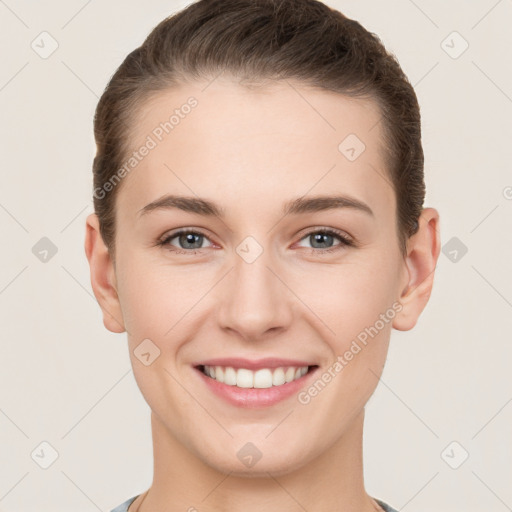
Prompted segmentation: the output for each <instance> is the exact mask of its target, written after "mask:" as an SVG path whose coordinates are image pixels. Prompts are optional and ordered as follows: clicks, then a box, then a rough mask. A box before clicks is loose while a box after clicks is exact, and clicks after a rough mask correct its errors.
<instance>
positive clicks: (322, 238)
mask: <svg viewBox="0 0 512 512" xmlns="http://www.w3.org/2000/svg"><path fill="white" fill-rule="evenodd" d="M306 239H307V240H309V242H310V243H311V245H312V247H311V249H312V250H311V252H312V253H313V254H318V253H326V252H334V251H337V250H340V249H343V248H344V247H353V246H354V245H355V244H354V242H353V241H352V240H351V239H350V238H349V237H348V236H347V235H345V234H344V233H342V232H341V231H338V230H335V229H331V228H329V229H327V228H325V229H317V230H316V231H310V232H309V233H307V234H306V236H305V237H303V238H301V240H306ZM334 239H337V240H338V241H339V243H338V244H335V245H332V243H333V241H334ZM325 245H327V247H325ZM319 246H320V247H319Z"/></svg>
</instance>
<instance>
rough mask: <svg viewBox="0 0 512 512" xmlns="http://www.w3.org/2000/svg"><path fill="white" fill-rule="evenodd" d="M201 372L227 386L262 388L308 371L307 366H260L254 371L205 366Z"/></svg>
mask: <svg viewBox="0 0 512 512" xmlns="http://www.w3.org/2000/svg"><path fill="white" fill-rule="evenodd" d="M203 373H205V374H206V375H208V376H210V377H211V378H212V379H215V380H217V381H218V382H222V383H224V384H227V385H228V386H237V387H239V388H257V389H262V388H270V387H272V386H282V385H283V384H286V383H287V382H292V381H293V380H297V379H300V378H301V377H302V376H303V375H306V373H308V366H301V367H295V366H290V367H280V368H274V369H271V368H262V369H260V370H256V371H255V372H253V371H252V370H248V369H246V368H238V370H235V369H234V368H232V367H231V366H226V367H223V366H205V367H204V370H203Z"/></svg>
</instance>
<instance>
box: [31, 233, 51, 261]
mask: <svg viewBox="0 0 512 512" xmlns="http://www.w3.org/2000/svg"><path fill="white" fill-rule="evenodd" d="M32 254H33V255H34V256H35V257H36V258H37V259H38V260H39V261H41V262H42V263H48V262H49V261H50V260H51V259H52V258H53V257H54V256H55V255H56V254H57V246H56V245H55V244H54V243H53V242H52V241H51V240H50V239H49V238H47V237H46V236H43V238H41V239H40V240H39V241H38V242H36V244H35V245H34V247H32Z"/></svg>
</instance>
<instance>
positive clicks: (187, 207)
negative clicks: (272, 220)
mask: <svg viewBox="0 0 512 512" xmlns="http://www.w3.org/2000/svg"><path fill="white" fill-rule="evenodd" d="M173 208H177V209H179V210H182V211H184V212H189V213H196V214H198V215H203V216H206V217H214V216H215V217H219V218H221V219H222V218H224V217H225V210H224V209H223V208H221V207H220V206H218V205H217V204H215V203H214V202H212V201H208V200H207V199H200V198H198V197H191V196H177V195H170V194H168V195H165V196H162V197H160V198H158V199H156V200H155V201H153V202H151V203H149V204H147V205H146V206H144V207H143V208H141V209H140V210H139V211H138V212H137V214H138V216H139V217H142V216H144V215H146V214H148V213H150V212H153V211H155V210H169V209H173ZM335 208H350V209H354V210H357V211H361V212H364V213H366V214H368V215H370V216H372V217H373V216H374V213H373V211H372V209H371V208H370V207H369V206H368V205H367V204H366V203H364V202H363V201H360V200H359V199H355V198H353V197H348V196H339V195H334V196H332V195H331V196H314V197H299V198H297V199H293V200H292V201H289V202H287V203H286V204H285V205H284V206H283V215H298V214H301V213H312V212H320V211H324V210H332V209H335Z"/></svg>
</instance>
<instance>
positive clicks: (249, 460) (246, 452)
mask: <svg viewBox="0 0 512 512" xmlns="http://www.w3.org/2000/svg"><path fill="white" fill-rule="evenodd" d="M236 456H237V457H238V459H239V460H240V462H241V463H242V464H243V465H244V466H247V467H248V468H252V467H253V466H254V465H255V464H256V463H257V462H258V461H259V460H260V459H261V457H262V456H263V454H262V453H261V452H260V450H258V448H257V447H256V446H255V445H254V444H253V443H250V442H249V443H246V444H244V445H243V446H242V448H240V450H238V452H237V454H236Z"/></svg>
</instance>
